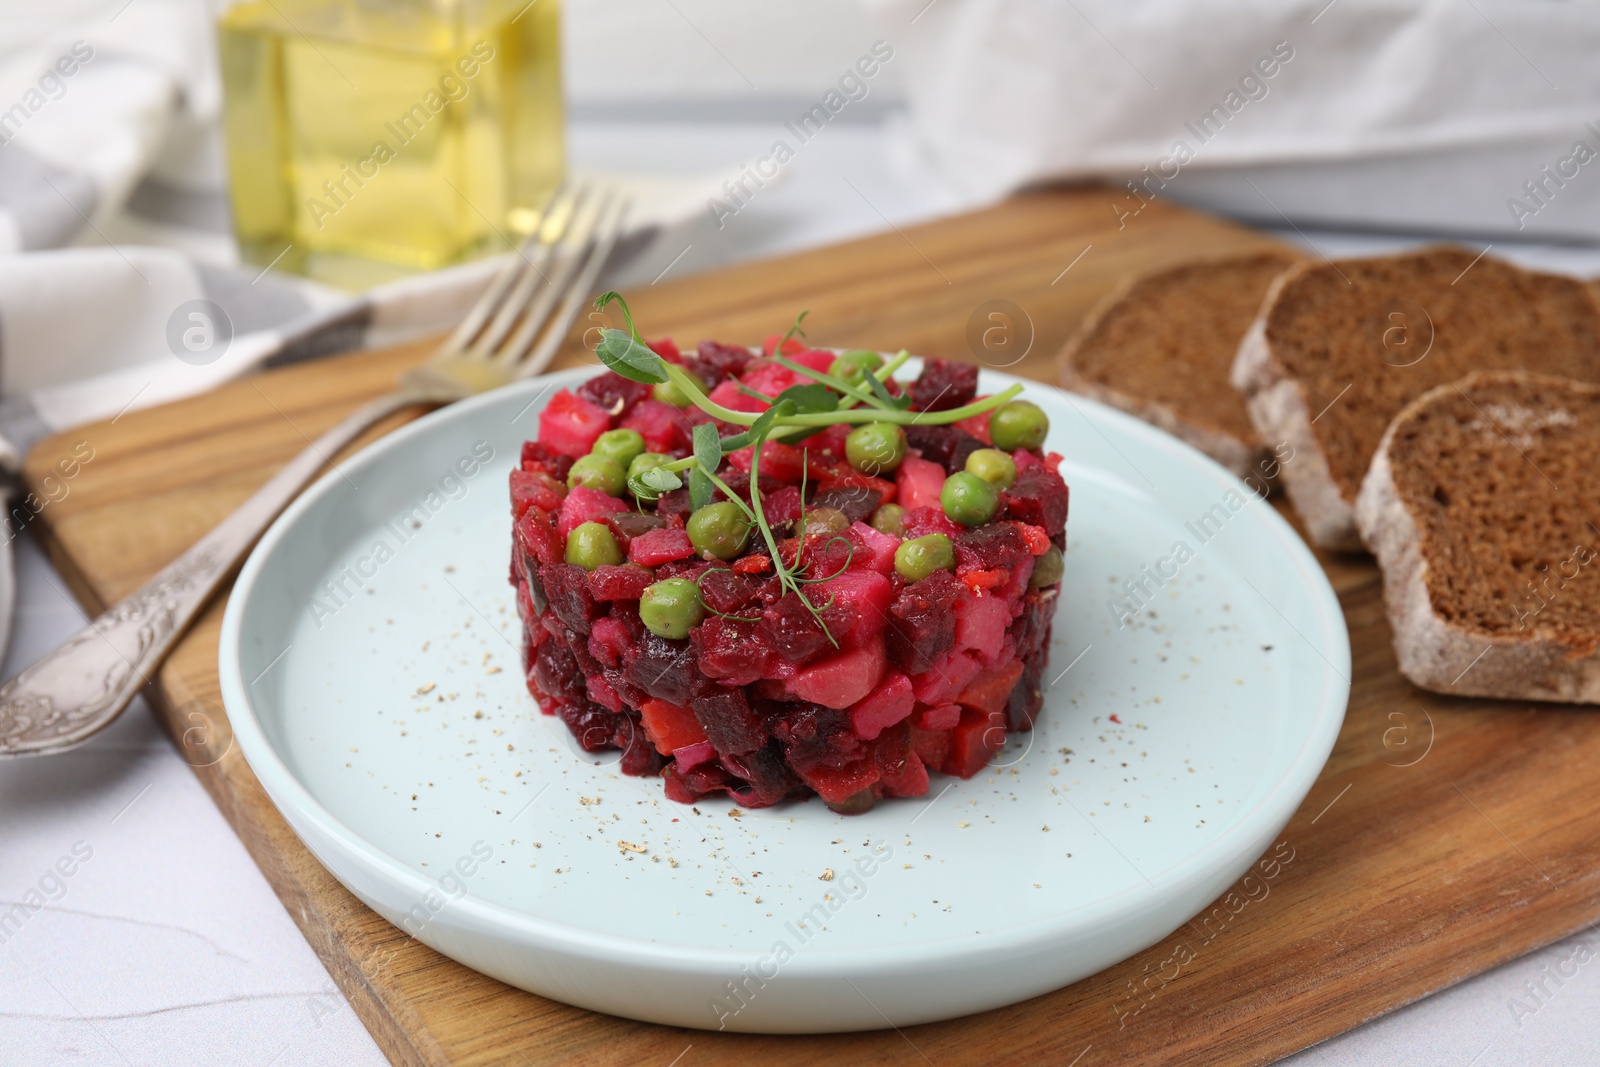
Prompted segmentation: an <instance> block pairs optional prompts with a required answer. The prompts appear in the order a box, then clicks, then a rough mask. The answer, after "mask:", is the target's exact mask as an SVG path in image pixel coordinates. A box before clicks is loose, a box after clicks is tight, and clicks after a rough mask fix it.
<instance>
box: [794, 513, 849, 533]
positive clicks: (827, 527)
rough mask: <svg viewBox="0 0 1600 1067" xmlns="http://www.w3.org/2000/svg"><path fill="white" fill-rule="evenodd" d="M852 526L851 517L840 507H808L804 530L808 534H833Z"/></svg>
mask: <svg viewBox="0 0 1600 1067" xmlns="http://www.w3.org/2000/svg"><path fill="white" fill-rule="evenodd" d="M849 528H850V519H849V518H848V517H847V516H846V515H845V513H844V512H842V511H840V510H839V509H838V508H807V509H806V524H805V529H804V530H803V531H802V532H804V533H808V534H823V535H825V536H831V535H833V534H841V533H844V532H845V531H846V530H848V529H849Z"/></svg>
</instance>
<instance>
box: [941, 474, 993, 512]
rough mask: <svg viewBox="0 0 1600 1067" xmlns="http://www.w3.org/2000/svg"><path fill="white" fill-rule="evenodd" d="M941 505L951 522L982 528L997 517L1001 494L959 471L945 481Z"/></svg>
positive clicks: (984, 482)
mask: <svg viewBox="0 0 1600 1067" xmlns="http://www.w3.org/2000/svg"><path fill="white" fill-rule="evenodd" d="M939 504H940V505H941V506H942V507H943V508H944V513H945V514H946V515H948V516H949V517H950V521H951V522H959V523H960V524H961V525H963V526H982V525H983V524H984V523H986V522H988V521H989V520H990V519H992V518H994V512H995V509H996V508H997V507H999V506H1000V491H999V490H998V489H996V488H995V487H994V486H992V485H990V484H989V483H988V482H986V481H984V480H983V479H982V478H980V477H978V476H977V475H976V474H971V473H969V472H967V471H957V472H956V473H954V474H952V475H951V476H950V477H948V478H946V479H945V480H944V488H943V489H941V490H940V491H939Z"/></svg>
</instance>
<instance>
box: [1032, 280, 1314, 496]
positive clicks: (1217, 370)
mask: <svg viewBox="0 0 1600 1067" xmlns="http://www.w3.org/2000/svg"><path fill="white" fill-rule="evenodd" d="M1298 259H1299V257H1298V256H1297V255H1295V254H1294V253H1293V252H1291V251H1288V250H1283V251H1264V252H1252V253H1248V254H1245V255H1240V256H1230V257H1227V258H1225V259H1214V260H1203V261H1200V262H1194V263H1184V264H1182V265H1180V266H1177V267H1169V268H1166V269H1164V270H1159V271H1155V272H1153V273H1150V274H1144V275H1140V276H1137V277H1133V278H1129V279H1128V280H1127V281H1125V282H1123V283H1122V284H1121V285H1120V286H1118V287H1117V288H1116V289H1115V290H1114V291H1113V292H1112V293H1111V294H1110V295H1109V296H1107V297H1106V299H1105V300H1103V301H1101V303H1100V304H1099V306H1098V307H1096V308H1095V310H1094V311H1092V312H1091V313H1090V314H1089V317H1088V318H1087V319H1085V320H1084V323H1083V326H1082V327H1081V328H1080V329H1079V330H1078V332H1077V334H1076V335H1075V336H1074V337H1073V338H1072V340H1070V341H1068V342H1067V346H1066V348H1065V349H1064V350H1063V351H1062V353H1061V383H1062V384H1063V385H1064V386H1066V387H1067V388H1068V389H1070V390H1072V391H1073V392H1075V393H1082V394H1083V395H1084V396H1087V397H1090V398H1092V399H1094V400H1098V401H1100V402H1102V403H1105V404H1110V405H1111V406H1112V407H1116V408H1121V409H1122V410H1123V411H1126V412H1127V413H1128V414H1130V415H1135V416H1137V417H1138V418H1141V419H1144V420H1145V421H1146V422H1149V423H1153V424H1154V425H1156V426H1159V427H1160V428H1161V429H1163V430H1165V431H1167V432H1168V433H1170V434H1172V435H1173V436H1174V437H1177V438H1179V439H1180V440H1183V441H1187V442H1188V443H1189V444H1191V445H1193V446H1194V447H1196V448H1198V449H1199V450H1200V451H1202V452H1204V453H1205V454H1206V455H1208V456H1210V457H1211V458H1212V459H1214V460H1216V461H1217V462H1218V463H1220V464H1222V465H1223V466H1224V467H1227V468H1228V469H1229V470H1231V471H1233V472H1234V473H1235V474H1238V475H1240V476H1243V475H1246V474H1248V473H1250V470H1251V469H1252V468H1253V467H1254V466H1255V465H1256V463H1257V462H1258V461H1259V460H1260V459H1261V458H1262V456H1263V455H1264V453H1265V449H1263V448H1262V444H1261V439H1260V437H1259V436H1258V435H1257V433H1256V428H1255V426H1254V425H1252V424H1251V422H1250V414H1249V412H1248V411H1246V410H1245V405H1244V399H1243V398H1242V397H1241V396H1240V395H1239V394H1238V392H1237V391H1236V390H1235V389H1234V388H1233V386H1232V385H1230V384H1229V382H1228V372H1229V369H1230V368H1231V367H1232V366H1233V357H1234V353H1236V352H1237V351H1238V350H1239V341H1240V340H1241V339H1242V338H1243V337H1244V335H1245V331H1247V330H1248V329H1249V328H1250V324H1251V322H1253V321H1254V320H1255V317H1256V313H1257V312H1258V311H1259V310H1260V309H1261V300H1262V298H1263V297H1265V296H1266V294H1267V289H1268V287H1269V286H1270V285H1271V284H1272V280H1273V279H1274V278H1276V277H1277V276H1278V275H1279V274H1281V273H1283V272H1284V271H1285V270H1287V269H1288V268H1289V267H1290V266H1292V265H1293V264H1294V263H1295V262H1297V261H1298Z"/></svg>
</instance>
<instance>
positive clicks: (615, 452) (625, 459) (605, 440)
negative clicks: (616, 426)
mask: <svg viewBox="0 0 1600 1067" xmlns="http://www.w3.org/2000/svg"><path fill="white" fill-rule="evenodd" d="M643 452H644V436H643V435H642V434H640V433H639V431H638V430H607V431H606V432H605V433H603V434H601V435H600V436H599V437H598V438H596V439H595V442H594V448H592V449H590V454H591V455H595V456H604V457H605V458H606V459H609V460H611V461H612V462H613V463H615V464H616V465H617V466H619V467H621V468H622V469H623V470H627V469H628V465H629V464H630V463H632V462H633V458H634V457H635V456H637V455H640V454H641V453H643Z"/></svg>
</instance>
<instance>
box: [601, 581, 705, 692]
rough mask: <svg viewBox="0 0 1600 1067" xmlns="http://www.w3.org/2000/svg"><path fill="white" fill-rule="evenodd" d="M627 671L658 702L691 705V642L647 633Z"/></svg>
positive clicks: (635, 650)
mask: <svg viewBox="0 0 1600 1067" xmlns="http://www.w3.org/2000/svg"><path fill="white" fill-rule="evenodd" d="M580 569H581V568H580ZM624 670H625V673H626V674H627V676H628V681H630V682H632V683H633V684H634V685H636V686H638V687H639V688H640V689H642V690H644V691H645V692H646V693H649V694H650V695H651V696H653V697H655V698H656V699H657V700H665V701H667V702H668V703H669V704H679V705H682V704H687V703H688V702H689V678H690V675H691V674H692V673H693V672H694V670H695V665H694V661H693V657H692V655H691V651H690V647H689V642H688V641H670V640H668V639H667V638H665V637H657V636H656V635H655V634H653V633H651V632H649V631H648V630H646V631H645V633H644V635H643V636H642V637H641V638H640V639H639V642H638V644H637V645H635V646H634V658H633V659H631V660H629V661H628V665H627V667H626V668H624Z"/></svg>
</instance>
